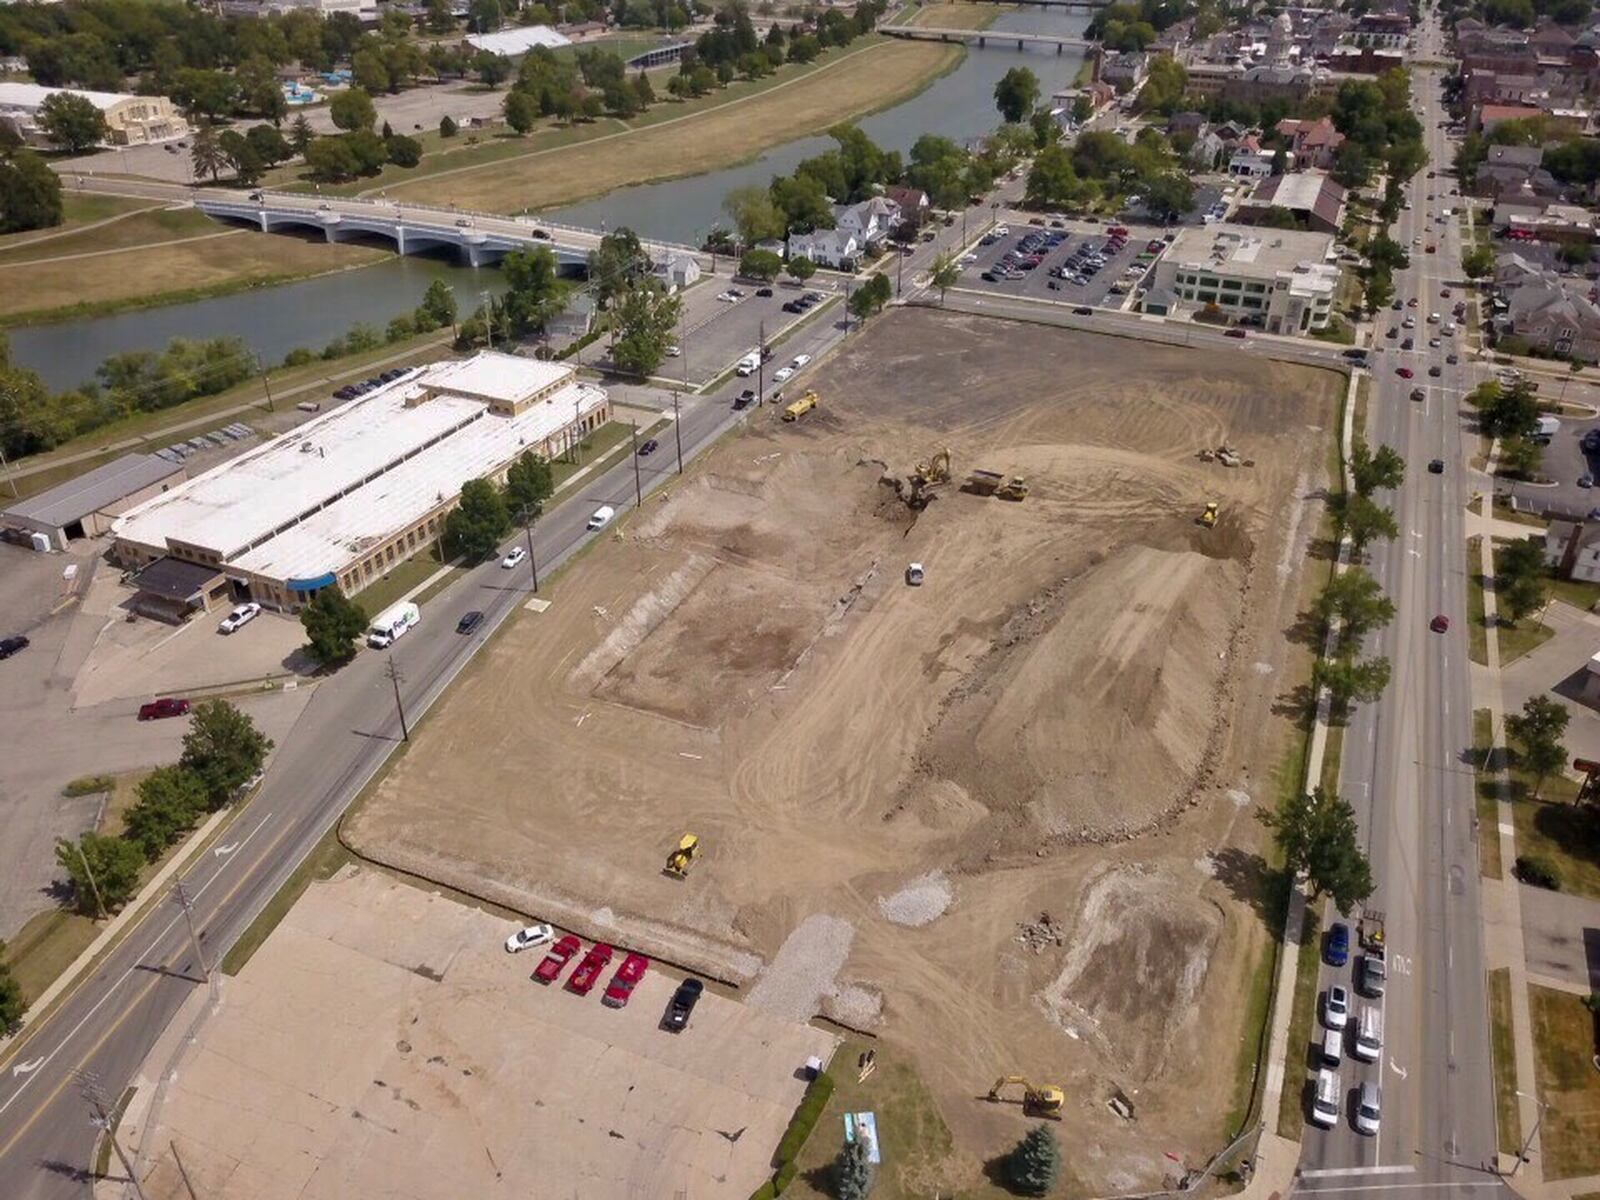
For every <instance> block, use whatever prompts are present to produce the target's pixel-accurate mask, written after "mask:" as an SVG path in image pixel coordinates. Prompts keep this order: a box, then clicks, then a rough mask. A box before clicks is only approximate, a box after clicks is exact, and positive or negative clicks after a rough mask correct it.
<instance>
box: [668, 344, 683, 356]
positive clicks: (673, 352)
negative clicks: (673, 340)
mask: <svg viewBox="0 0 1600 1200" xmlns="http://www.w3.org/2000/svg"><path fill="white" fill-rule="evenodd" d="M682 353H683V347H682V346H679V345H676V344H674V345H671V346H668V347H667V357H668V358H677V357H678V356H679V355H680V354H682Z"/></svg>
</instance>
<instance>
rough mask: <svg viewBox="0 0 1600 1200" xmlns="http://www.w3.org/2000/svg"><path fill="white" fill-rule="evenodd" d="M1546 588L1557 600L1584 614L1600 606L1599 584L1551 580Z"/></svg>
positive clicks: (1572, 580) (1574, 580) (1576, 580)
mask: <svg viewBox="0 0 1600 1200" xmlns="http://www.w3.org/2000/svg"><path fill="white" fill-rule="evenodd" d="M1546 586H1547V587H1549V589H1550V594H1551V595H1552V596H1554V597H1555V598H1556V599H1557V600H1559V601H1561V602H1562V603H1563V604H1570V605H1572V607H1573V608H1578V609H1582V610H1583V611H1584V612H1589V611H1590V610H1592V609H1593V608H1594V606H1595V605H1596V604H1600V583H1585V582H1584V581H1583V580H1581V579H1551V580H1550V581H1549V582H1548V584H1547V585H1546Z"/></svg>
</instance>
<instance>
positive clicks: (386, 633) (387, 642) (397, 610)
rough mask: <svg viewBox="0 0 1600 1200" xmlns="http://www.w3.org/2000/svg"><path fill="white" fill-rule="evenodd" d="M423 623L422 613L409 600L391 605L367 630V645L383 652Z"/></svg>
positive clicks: (373, 620) (375, 618)
mask: <svg viewBox="0 0 1600 1200" xmlns="http://www.w3.org/2000/svg"><path fill="white" fill-rule="evenodd" d="M421 623H422V612H421V610H420V609H418V608H417V606H416V605H415V604H413V603H411V602H410V601H409V600H402V601H401V602H400V603H399V604H394V605H390V606H389V607H388V608H386V609H384V610H383V611H382V612H381V613H379V614H378V615H377V616H376V617H374V618H373V619H372V624H371V625H370V626H369V627H368V629H367V645H369V646H371V647H372V648H373V649H374V650H382V649H384V648H385V647H386V646H391V645H393V644H394V643H395V642H396V641H398V640H399V639H400V638H402V637H404V636H405V635H406V633H407V632H408V631H409V630H410V629H411V628H412V626H414V625H420V624H421Z"/></svg>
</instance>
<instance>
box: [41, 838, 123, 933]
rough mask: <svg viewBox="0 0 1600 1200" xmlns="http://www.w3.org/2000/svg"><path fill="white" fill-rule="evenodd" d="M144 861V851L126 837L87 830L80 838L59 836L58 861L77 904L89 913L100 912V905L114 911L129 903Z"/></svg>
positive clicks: (78, 908)
mask: <svg viewBox="0 0 1600 1200" xmlns="http://www.w3.org/2000/svg"><path fill="white" fill-rule="evenodd" d="M85 863H87V866H86V865H85ZM144 863H145V858H144V852H143V851H142V850H140V849H139V847H138V846H136V845H135V844H134V843H132V842H130V841H126V840H124V839H123V838H119V837H104V836H102V835H101V834H98V833H85V834H84V835H83V836H82V837H80V838H79V839H78V840H77V841H76V842H71V841H68V840H67V839H66V838H57V839H56V864H57V865H58V866H60V868H61V869H62V870H63V871H65V872H66V874H67V880H68V882H69V883H70V884H71V885H72V902H73V905H74V906H75V907H76V908H77V910H78V911H79V912H81V913H84V914H85V915H88V916H94V915H96V913H97V912H98V909H99V905H104V907H105V911H106V912H107V913H112V912H115V911H116V910H117V909H119V908H121V907H122V906H123V905H124V904H126V903H127V902H128V900H129V899H130V898H131V897H132V896H133V893H134V890H135V889H136V888H137V887H138V886H139V872H140V870H142V869H143V867H144ZM96 895H98V896H99V905H97V904H96V900H95V897H96Z"/></svg>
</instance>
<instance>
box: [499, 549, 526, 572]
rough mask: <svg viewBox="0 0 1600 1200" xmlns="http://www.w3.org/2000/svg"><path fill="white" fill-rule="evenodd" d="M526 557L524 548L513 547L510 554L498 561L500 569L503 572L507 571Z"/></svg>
mask: <svg viewBox="0 0 1600 1200" xmlns="http://www.w3.org/2000/svg"><path fill="white" fill-rule="evenodd" d="M527 557H528V551H527V549H526V548H525V547H523V546H513V547H512V548H511V553H510V554H508V555H506V556H505V557H504V558H502V559H501V560H500V569H501V570H503V571H509V570H511V568H512V567H514V566H516V565H517V564H518V563H519V562H521V561H522V560H523V559H525V558H527Z"/></svg>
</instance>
